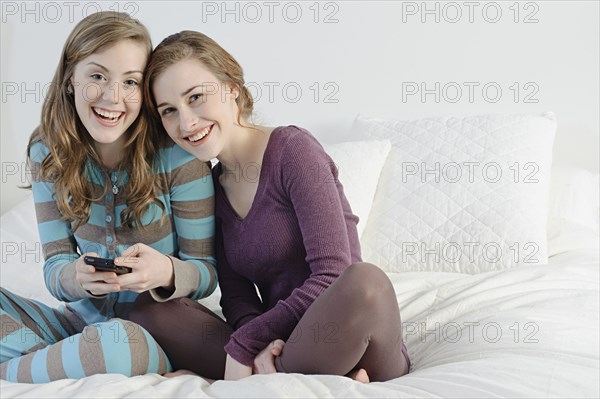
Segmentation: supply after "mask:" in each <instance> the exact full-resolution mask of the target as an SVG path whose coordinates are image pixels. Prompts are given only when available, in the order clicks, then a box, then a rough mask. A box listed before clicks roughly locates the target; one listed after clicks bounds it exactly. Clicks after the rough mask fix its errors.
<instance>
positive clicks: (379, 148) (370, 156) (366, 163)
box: [323, 140, 391, 237]
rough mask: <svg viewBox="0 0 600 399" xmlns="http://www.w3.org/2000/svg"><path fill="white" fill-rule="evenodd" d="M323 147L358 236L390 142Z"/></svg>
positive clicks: (347, 143) (328, 145)
mask: <svg viewBox="0 0 600 399" xmlns="http://www.w3.org/2000/svg"><path fill="white" fill-rule="evenodd" d="M323 148H324V149H325V152H327V153H328V154H329V156H330V157H331V159H333V162H334V163H335V165H336V166H337V168H338V172H339V175H338V179H339V181H340V182H341V183H342V186H343V187H344V194H345V195H346V198H347V199H348V202H349V203H350V206H351V207H352V212H353V213H354V214H355V215H356V216H358V219H359V221H358V226H357V229H358V236H359V237H361V236H362V234H363V232H364V230H365V226H366V224H367V220H368V217H369V211H370V210H371V206H372V205H373V198H374V197H375V190H376V189H377V182H378V181H379V175H380V174H381V169H382V168H383V165H384V163H385V160H386V158H387V156H388V153H389V152H390V148H391V143H390V141H389V140H368V141H351V142H345V143H337V144H323Z"/></svg>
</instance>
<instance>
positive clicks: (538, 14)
mask: <svg viewBox="0 0 600 399" xmlns="http://www.w3.org/2000/svg"><path fill="white" fill-rule="evenodd" d="M87 4H88V5H84V4H83V3H81V4H77V5H73V2H50V3H41V2H29V3H23V2H20V1H15V2H10V1H5V2H3V3H2V32H1V33H2V50H1V51H2V64H1V73H2V102H1V106H2V109H1V112H2V115H1V119H2V121H1V129H2V130H1V135H0V136H1V140H2V146H1V147H2V148H1V156H2V183H1V184H2V185H1V187H2V196H1V208H2V209H1V211H2V213H4V212H6V211H7V210H8V209H9V208H10V207H11V206H13V205H14V204H15V203H16V202H17V201H18V200H19V199H21V198H23V196H24V195H26V194H27V192H26V191H25V190H21V189H18V188H16V185H18V184H23V183H24V182H25V179H24V175H25V172H26V171H25V170H24V168H23V162H24V151H25V146H26V142H27V139H28V136H29V134H30V133H31V131H32V130H33V128H34V127H35V126H36V125H37V124H38V121H39V114H40V110H41V105H42V101H43V95H44V85H46V84H48V83H49V82H50V80H51V77H52V75H53V73H54V70H55V68H56V64H57V61H58V57H59V54H60V51H61V48H62V45H63V43H64V41H65V39H66V37H67V35H68V33H69V31H70V30H71V29H72V27H73V26H74V25H75V23H76V22H77V21H79V20H80V19H81V18H82V17H83V16H85V15H87V14H89V13H92V12H93V11H94V10H95V9H98V10H104V11H106V10H111V9H112V10H114V9H117V8H119V9H120V10H122V11H126V12H129V13H130V14H133V16H134V17H137V18H139V19H140V20H141V21H142V22H143V23H144V24H146V26H148V28H149V29H150V31H151V33H152V36H153V40H154V44H155V45H156V44H158V42H159V41H160V40H162V39H163V38H164V37H165V36H167V35H168V34H171V33H174V32H177V31H180V30H183V29H193V30H200V31H202V32H204V33H206V34H208V35H209V36H211V37H213V38H214V39H215V40H217V42H219V43H220V44H221V45H222V46H223V47H224V48H225V49H227V50H228V51H230V52H231V53H232V54H233V55H234V57H236V58H237V60H238V61H239V62H240V63H241V64H242V66H243V67H244V69H245V72H246V80H247V82H249V85H250V89H251V91H252V92H253V93H258V89H257V88H260V89H261V92H262V93H261V94H262V95H261V97H260V98H258V101H257V111H258V114H259V115H260V117H261V120H262V121H263V122H264V123H266V124H270V125H278V124H297V125H300V126H304V127H307V128H309V129H310V130H312V131H313V132H314V133H315V134H316V135H317V136H318V137H319V138H321V139H322V140H323V141H327V142H334V141H343V140H344V132H346V131H347V130H348V128H349V127H350V126H351V123H352V120H353V119H354V117H355V116H356V115H357V114H358V113H362V114H366V115H371V116H379V117H384V118H401V119H415V118H419V117H422V116H432V115H440V114H442V115H448V114H456V115H468V114H477V113H540V112H543V111H546V110H552V111H554V112H555V113H556V114H557V118H558V122H559V129H558V134H557V137H556V143H555V151H554V155H555V162H557V163H563V164H571V165H576V166H581V167H584V168H587V169H589V170H592V171H598V169H599V156H598V148H599V131H600V127H599V118H598V113H599V108H600V107H599V105H600V104H599V74H600V72H599V48H600V43H599V38H600V32H599V3H598V2H597V1H535V2H525V1H524V2H519V3H516V5H515V2H514V1H498V2H477V1H475V2H463V1H458V2H435V1H429V2H427V3H426V5H424V3H423V2H421V1H417V2H401V1H398V2H392V1H382V2H367V1H334V2H320V3H317V2H314V1H297V2H278V1H273V2H268V1H257V2H227V3H224V2H221V1H217V2H191V1H182V2H167V1H149V2H133V1H130V2H120V3H117V2H116V1H103V2H87ZM424 7H426V8H427V9H429V10H433V12H432V13H429V14H426V13H424V12H423V9H424ZM436 9H437V12H436V11H435V10H436ZM227 10H230V11H231V12H229V13H228V12H227ZM298 10H300V11H301V15H300V16H298ZM317 10H318V14H317V12H316V11H317ZM498 10H500V12H501V16H500V17H499V20H498V21H497V22H492V21H494V20H495V19H498V18H497V15H498V14H497V11H498ZM517 10H518V15H517V12H516V11H517ZM457 12H460V13H461V14H460V17H459V16H458V13H457ZM436 17H437V18H439V21H437V22H436ZM515 18H516V19H517V22H515ZM236 19H237V21H236ZM423 19H424V21H423ZM525 20H527V21H528V22H529V23H526V22H525ZM294 21H296V22H294ZM315 21H316V22H315ZM325 21H328V22H329V23H326V22H325ZM453 21H455V22H453ZM436 82H439V88H440V89H439V91H438V94H439V97H440V98H439V100H438V101H436V98H435V93H433V94H428V95H426V96H425V97H424V98H423V99H422V98H421V96H420V93H418V94H414V95H411V94H410V91H409V89H413V88H414V87H417V88H419V90H420V85H421V84H422V83H423V84H425V87H426V88H427V89H433V90H434V92H435V87H436V86H435V85H436ZM515 82H516V86H515ZM469 85H473V87H474V91H473V97H472V98H469V97H470V93H469ZM485 85H487V86H486V87H487V92H484V91H483V90H482V88H483V87H484V86H485ZM269 87H272V88H273V92H272V96H270V93H269ZM284 87H286V88H287V91H285V90H283V88H284ZM298 87H299V88H300V89H301V92H302V93H301V95H300V96H299V98H298V99H297V101H296V99H295V97H296V89H297V88H298ZM444 87H445V90H444ZM457 87H460V88H461V89H462V96H461V97H460V98H458V99H457V98H456V97H457V92H456V88H457ZM497 87H499V88H500V89H501V90H502V94H501V95H500V96H499V97H498V98H497V102H492V100H494V99H495V97H496V91H495V88H497ZM317 88H318V91H317ZM24 89H25V90H24ZM27 90H29V91H27ZM517 92H518V94H519V98H518V100H516V101H515V98H514V95H515V93H517ZM486 95H487V97H486ZM527 95H529V98H528V101H525V97H526V96H527ZM456 99H457V101H455V102H452V101H453V100H456ZM330 101H333V102H330ZM529 101H533V102H529Z"/></svg>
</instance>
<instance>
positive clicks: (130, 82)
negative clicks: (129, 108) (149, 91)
mask: <svg viewBox="0 0 600 399" xmlns="http://www.w3.org/2000/svg"><path fill="white" fill-rule="evenodd" d="M124 83H125V86H127V87H133V86H137V85H138V82H136V81H135V80H133V79H127V80H126V81H125V82H124Z"/></svg>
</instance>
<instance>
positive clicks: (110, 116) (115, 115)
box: [92, 108, 122, 121]
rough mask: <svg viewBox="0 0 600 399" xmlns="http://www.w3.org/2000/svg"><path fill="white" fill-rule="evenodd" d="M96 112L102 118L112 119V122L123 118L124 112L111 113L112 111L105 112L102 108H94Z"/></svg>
mask: <svg viewBox="0 0 600 399" xmlns="http://www.w3.org/2000/svg"><path fill="white" fill-rule="evenodd" d="M92 109H93V110H94V112H95V113H97V114H98V115H100V116H103V117H105V118H108V119H112V120H115V121H116V120H117V119H119V116H121V114H122V112H110V111H104V110H102V109H100V108H92Z"/></svg>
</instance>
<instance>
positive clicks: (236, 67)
mask: <svg viewBox="0 0 600 399" xmlns="http://www.w3.org/2000/svg"><path fill="white" fill-rule="evenodd" d="M186 59H195V60H198V61H200V62H201V63H202V64H203V65H204V66H205V67H206V69H208V70H209V71H210V72H211V73H212V74H213V75H214V76H215V77H216V78H217V79H218V80H219V81H220V82H221V83H222V84H226V85H233V86H235V87H236V88H237V89H238V90H239V93H240V94H239V96H238V97H237V98H236V100H235V102H236V104H237V107H238V110H239V113H238V117H237V123H238V124H240V125H242V121H241V119H242V118H243V119H244V120H246V119H248V118H250V116H252V110H253V108H254V100H253V98H252V94H250V92H249V91H248V89H247V88H246V86H245V82H244V71H243V69H242V67H241V66H240V64H239V63H238V62H237V61H236V60H235V58H233V56H232V55H231V54H229V53H228V52H227V51H225V49H223V48H222V47H221V46H220V45H219V44H218V43H217V42H215V41H214V40H213V39H211V38H210V37H208V36H206V35H205V34H203V33H200V32H195V31H189V30H185V31H181V32H179V33H175V34H172V35H171V36H168V37H167V38H165V39H164V40H163V41H162V42H161V43H160V44H159V45H158V46H156V48H155V49H154V51H153V52H152V56H151V57H150V61H148V66H147V67H146V72H145V74H144V91H143V96H144V107H145V108H147V113H148V114H149V115H150V116H151V117H152V123H154V124H156V123H157V124H158V125H160V126H156V128H157V129H162V125H161V123H160V116H159V115H158V111H157V110H156V101H155V99H154V95H153V94H152V85H153V84H154V81H155V80H156V78H157V77H158V76H159V75H160V74H161V73H163V72H164V71H165V70H166V69H167V68H168V67H170V66H171V65H174V64H176V63H178V62H179V61H182V60H186ZM166 134H167V133H166V132H164V135H166Z"/></svg>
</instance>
